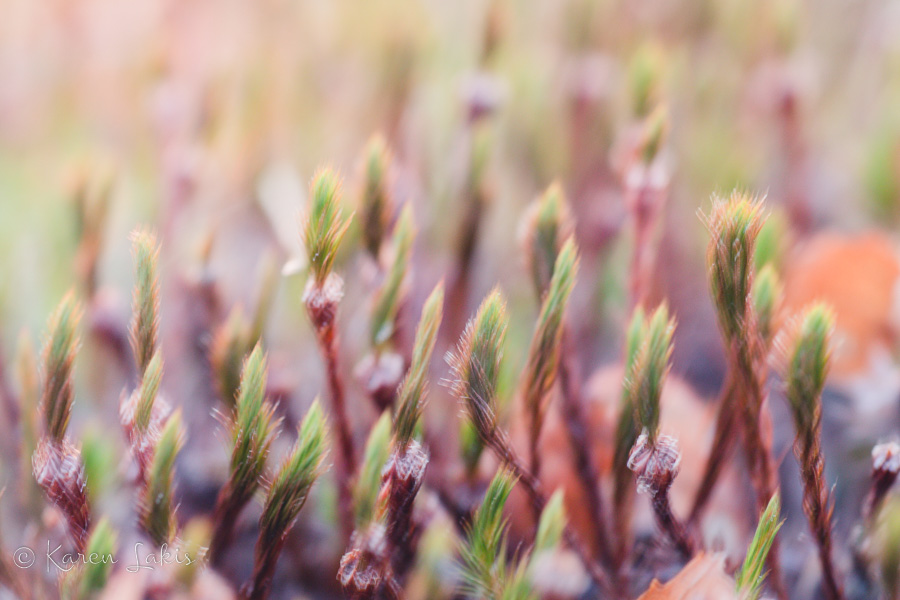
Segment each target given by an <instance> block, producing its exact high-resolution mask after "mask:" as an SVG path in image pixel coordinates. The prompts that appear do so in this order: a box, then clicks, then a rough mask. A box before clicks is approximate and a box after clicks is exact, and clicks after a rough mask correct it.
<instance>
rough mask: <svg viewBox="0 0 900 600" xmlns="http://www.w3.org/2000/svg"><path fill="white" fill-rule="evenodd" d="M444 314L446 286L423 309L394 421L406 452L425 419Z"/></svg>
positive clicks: (398, 440)
mask: <svg viewBox="0 0 900 600" xmlns="http://www.w3.org/2000/svg"><path fill="white" fill-rule="evenodd" d="M443 311H444V283H443V282H440V283H438V284H437V285H436V286H435V288H434V289H433V290H432V291H431V294H430V295H429V296H428V299H427V300H425V305H424V306H423V307H422V315H421V317H419V325H418V327H417V328H416V339H415V342H414V343H413V354H412V362H411V363H410V365H409V371H407V373H406V378H405V379H404V380H403V382H402V383H401V384H400V388H399V391H398V392H397V407H398V408H397V416H396V418H395V419H394V436H395V438H396V442H395V443H396V444H397V446H398V447H399V448H405V447H406V446H408V445H409V443H410V442H411V441H412V439H413V435H415V431H416V426H417V424H418V423H419V420H420V419H421V417H422V410H423V407H424V405H425V397H426V385H427V383H428V366H429V365H430V364H431V355H432V353H433V352H434V344H435V341H436V340H437V334H438V330H439V329H440V327H441V320H442V318H443Z"/></svg>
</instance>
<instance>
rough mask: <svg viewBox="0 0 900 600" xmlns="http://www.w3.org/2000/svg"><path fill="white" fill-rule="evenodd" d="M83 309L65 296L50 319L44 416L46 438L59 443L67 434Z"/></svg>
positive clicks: (69, 294)
mask: <svg viewBox="0 0 900 600" xmlns="http://www.w3.org/2000/svg"><path fill="white" fill-rule="evenodd" d="M80 320H81V307H80V306H79V304H78V302H77V301H76V300H75V295H74V294H73V293H72V292H69V293H68V294H66V296H65V297H64V298H63V300H62V302H60V304H59V306H58V307H57V308H56V311H54V313H53V315H52V316H51V317H50V322H49V324H48V330H49V338H48V339H47V343H46V345H45V346H44V359H43V362H44V388H43V393H42V395H41V412H42V413H43V415H44V427H45V430H46V434H47V435H49V436H50V437H51V438H52V439H53V440H55V441H57V442H59V441H61V440H62V439H63V436H65V434H66V428H67V427H68V426H69V417H70V416H71V414H72V402H73V401H74V399H75V387H74V382H73V381H72V370H73V365H74V363H75V354H76V352H77V351H78V345H79V339H78V333H77V330H78V323H79V321H80Z"/></svg>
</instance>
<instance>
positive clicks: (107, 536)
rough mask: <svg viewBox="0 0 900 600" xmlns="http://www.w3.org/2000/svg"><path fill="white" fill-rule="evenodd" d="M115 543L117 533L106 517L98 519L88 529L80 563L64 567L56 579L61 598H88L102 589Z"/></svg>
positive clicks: (107, 577) (111, 561) (112, 556)
mask: <svg viewBox="0 0 900 600" xmlns="http://www.w3.org/2000/svg"><path fill="white" fill-rule="evenodd" d="M118 546H119V536H118V533H117V532H116V530H115V529H114V528H113V527H112V525H110V523H109V519H107V518H106V517H104V518H102V519H100V521H98V522H97V524H96V525H95V526H94V529H93V530H92V531H91V537H90V538H89V539H88V543H87V549H86V550H85V552H84V556H85V560H84V562H83V564H81V565H80V566H78V567H76V568H74V569H71V570H69V571H67V572H66V574H65V575H64V576H63V578H62V580H61V581H60V589H61V592H62V594H61V597H62V598H63V600H70V599H71V600H88V599H89V598H93V597H94V596H95V595H96V594H97V593H98V592H100V591H101V590H103V588H104V587H105V586H106V582H107V580H108V579H109V575H110V573H112V570H113V564H114V563H113V561H114V558H115V554H116V550H117V549H118Z"/></svg>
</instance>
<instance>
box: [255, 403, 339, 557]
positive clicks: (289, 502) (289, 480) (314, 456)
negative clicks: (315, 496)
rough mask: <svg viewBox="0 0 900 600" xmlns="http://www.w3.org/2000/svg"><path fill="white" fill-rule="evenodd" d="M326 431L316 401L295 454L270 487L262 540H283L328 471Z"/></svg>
mask: <svg viewBox="0 0 900 600" xmlns="http://www.w3.org/2000/svg"><path fill="white" fill-rule="evenodd" d="M326 429H327V426H326V423H325V414H324V413H323V412H322V407H321V405H320V404H319V401H318V400H316V401H315V402H313V404H312V406H311V407H310V408H309V411H308V412H307V413H306V417H304V419H303V423H302V424H301V425H300V431H299V433H298V434H297V441H296V443H295V444H294V448H293V450H291V453H290V454H289V455H288V457H287V458H286V459H285V461H284V462H283V463H282V465H281V468H280V469H279V470H278V474H277V475H276V476H275V479H274V480H273V481H272V485H271V486H270V487H269V492H268V494H267V496H266V503H265V507H264V508H263V513H262V516H261V517H260V530H261V531H260V540H274V539H280V538H281V537H282V536H283V535H284V534H285V532H286V531H287V530H289V529H290V528H291V527H292V526H293V524H294V520H295V519H296V518H297V515H298V514H299V513H300V509H301V508H303V505H304V504H305V503H306V499H307V497H308V496H309V490H310V489H311V488H312V485H313V483H314V482H315V481H316V479H318V477H319V475H321V474H322V472H323V471H324V459H325V444H326Z"/></svg>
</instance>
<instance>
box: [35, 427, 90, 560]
mask: <svg viewBox="0 0 900 600" xmlns="http://www.w3.org/2000/svg"><path fill="white" fill-rule="evenodd" d="M32 472H33V473H34V479H35V481H37V484H38V485H39V486H40V487H41V489H42V490H43V491H44V495H45V496H46V497H47V499H48V500H49V501H50V503H51V504H53V505H54V506H56V508H58V509H59V511H60V512H61V513H62V514H63V517H64V518H65V520H66V524H67V525H68V529H69V535H70V536H71V538H72V541H73V542H74V543H75V549H76V550H77V551H78V552H83V551H84V549H85V547H86V545H87V541H88V532H89V531H90V528H91V510H90V502H89V501H88V495H87V484H86V478H85V474H84V462H83V461H82V460H81V452H80V450H79V449H78V448H77V447H76V446H74V445H72V444H71V443H70V442H69V441H68V439H65V438H63V439H61V440H54V439H50V438H43V439H42V440H41V441H40V443H39V444H38V447H37V450H35V452H34V456H33V457H32Z"/></svg>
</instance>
